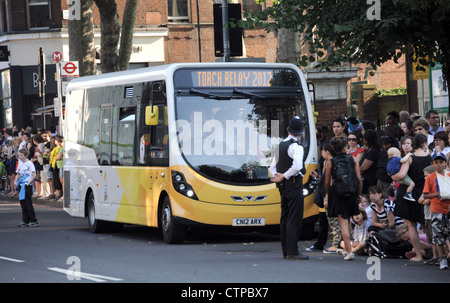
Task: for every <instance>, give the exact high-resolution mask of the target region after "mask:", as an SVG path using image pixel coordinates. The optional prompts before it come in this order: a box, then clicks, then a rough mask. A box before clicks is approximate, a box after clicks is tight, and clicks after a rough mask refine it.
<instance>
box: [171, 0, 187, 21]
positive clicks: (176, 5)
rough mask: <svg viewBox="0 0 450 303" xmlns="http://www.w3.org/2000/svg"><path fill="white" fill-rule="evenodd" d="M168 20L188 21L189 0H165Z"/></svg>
mask: <svg viewBox="0 0 450 303" xmlns="http://www.w3.org/2000/svg"><path fill="white" fill-rule="evenodd" d="M167 12H168V16H169V22H189V21H190V18H189V15H190V14H189V13H190V9H189V0H167Z"/></svg>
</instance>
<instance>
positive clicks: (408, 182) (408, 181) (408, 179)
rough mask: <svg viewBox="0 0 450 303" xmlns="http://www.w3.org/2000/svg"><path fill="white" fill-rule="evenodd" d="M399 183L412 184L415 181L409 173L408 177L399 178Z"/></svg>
mask: <svg viewBox="0 0 450 303" xmlns="http://www.w3.org/2000/svg"><path fill="white" fill-rule="evenodd" d="M397 183H398V184H401V185H406V186H410V185H411V183H413V180H412V179H411V178H410V177H409V176H408V175H406V177H404V178H403V179H401V180H398V181H397Z"/></svg>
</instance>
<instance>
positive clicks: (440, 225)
mask: <svg viewBox="0 0 450 303" xmlns="http://www.w3.org/2000/svg"><path fill="white" fill-rule="evenodd" d="M448 219H449V216H448V215H444V214H440V213H433V212H432V213H431V229H432V232H433V244H434V245H439V246H444V245H445V243H446V240H447V237H448V235H447V233H446V230H448V228H449V222H448Z"/></svg>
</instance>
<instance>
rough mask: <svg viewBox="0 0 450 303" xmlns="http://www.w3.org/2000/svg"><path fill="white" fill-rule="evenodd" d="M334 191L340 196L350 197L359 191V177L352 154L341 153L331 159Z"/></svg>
mask: <svg viewBox="0 0 450 303" xmlns="http://www.w3.org/2000/svg"><path fill="white" fill-rule="evenodd" d="M331 167H332V172H331V176H332V177H333V188H334V193H335V194H336V195H337V196H338V197H340V198H344V197H350V196H352V195H356V194H357V193H358V179H357V178H356V174H355V161H354V160H353V157H352V156H349V155H345V154H339V155H337V156H335V157H333V158H332V159H331Z"/></svg>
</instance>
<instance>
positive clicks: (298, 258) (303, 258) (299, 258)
mask: <svg viewBox="0 0 450 303" xmlns="http://www.w3.org/2000/svg"><path fill="white" fill-rule="evenodd" d="M285 259H286V260H308V259H309V257H308V256H305V255H302V254H300V253H299V254H298V255H293V256H286V258H285Z"/></svg>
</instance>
